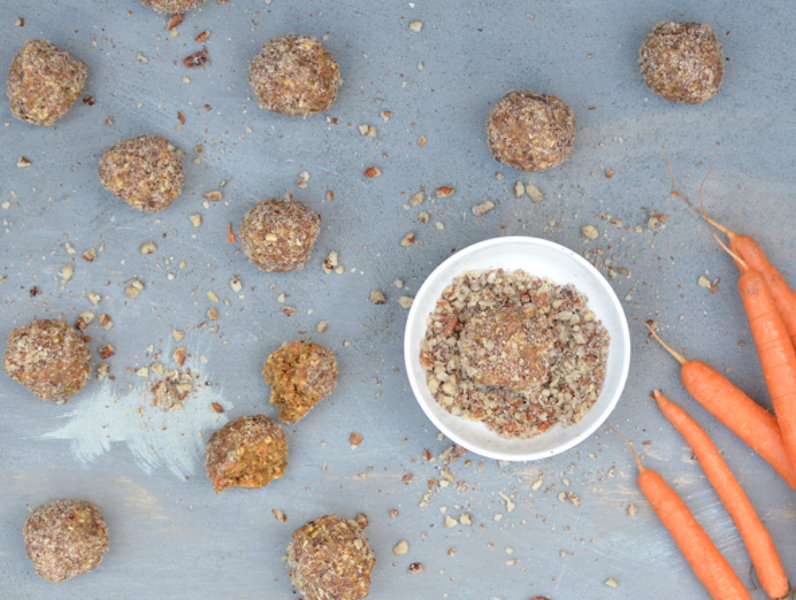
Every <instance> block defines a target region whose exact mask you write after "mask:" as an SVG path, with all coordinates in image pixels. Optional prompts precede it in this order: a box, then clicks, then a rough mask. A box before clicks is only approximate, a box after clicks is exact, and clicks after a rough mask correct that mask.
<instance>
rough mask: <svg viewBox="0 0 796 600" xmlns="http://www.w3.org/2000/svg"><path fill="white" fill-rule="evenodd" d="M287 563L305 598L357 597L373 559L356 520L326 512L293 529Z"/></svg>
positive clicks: (367, 579) (336, 599) (347, 599)
mask: <svg viewBox="0 0 796 600" xmlns="http://www.w3.org/2000/svg"><path fill="white" fill-rule="evenodd" d="M287 562H288V564H289V565H290V567H291V568H292V569H293V573H292V579H293V586H294V587H295V588H296V589H297V590H298V591H299V593H300V594H301V595H302V596H304V598H305V600H360V599H361V598H364V597H365V596H367V595H368V593H370V572H371V571H372V570H373V567H374V566H375V564H376V558H375V557H374V556H373V551H372V550H371V548H370V544H369V543H368V538H367V537H365V532H364V531H363V530H362V527H361V526H360V525H359V523H357V522H356V521H354V520H353V519H348V520H343V519H341V518H340V517H338V516H337V515H326V516H325V517H321V518H320V519H315V520H314V521H310V522H309V523H307V524H306V525H302V526H301V527H299V528H298V529H296V530H295V531H294V532H293V537H292V539H291V540H290V544H289V545H288V547H287Z"/></svg>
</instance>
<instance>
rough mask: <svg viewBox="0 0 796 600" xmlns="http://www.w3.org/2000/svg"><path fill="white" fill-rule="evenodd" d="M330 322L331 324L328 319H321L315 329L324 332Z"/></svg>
mask: <svg viewBox="0 0 796 600" xmlns="http://www.w3.org/2000/svg"><path fill="white" fill-rule="evenodd" d="M328 324H329V322H328V321H320V322H319V323H318V324H317V325H316V326H315V331H317V332H318V333H324V332H325V331H326V328H327V327H328Z"/></svg>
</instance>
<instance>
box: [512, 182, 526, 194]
mask: <svg viewBox="0 0 796 600" xmlns="http://www.w3.org/2000/svg"><path fill="white" fill-rule="evenodd" d="M514 195H515V196H517V198H522V197H523V196H524V195H525V186H524V185H523V184H522V181H518V182H517V183H515V184H514Z"/></svg>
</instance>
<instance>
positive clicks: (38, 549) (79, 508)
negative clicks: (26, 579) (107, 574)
mask: <svg viewBox="0 0 796 600" xmlns="http://www.w3.org/2000/svg"><path fill="white" fill-rule="evenodd" d="M22 533H23V535H24V536H25V552H27V554H28V558H29V559H30V560H31V562H32V563H33V566H34V567H35V569H36V573H37V574H38V575H39V576H40V577H43V578H44V579H46V580H48V581H52V582H53V583H61V582H62V581H66V580H67V579H71V578H72V577H74V576H75V575H80V574H82V573H86V572H88V571H91V570H92V569H93V568H95V567H96V566H97V565H98V564H100V562H102V558H103V557H104V556H105V553H106V552H107V551H108V528H107V527H106V526H105V520H104V519H103V518H102V515H101V514H100V511H99V510H97V507H96V506H94V505H93V504H90V503H89V502H85V501H83V500H57V501H55V502H50V503H48V504H43V505H41V506H39V507H38V508H36V509H35V510H34V511H33V512H32V513H30V515H28V518H27V520H26V521H25V526H24V527H23V529H22Z"/></svg>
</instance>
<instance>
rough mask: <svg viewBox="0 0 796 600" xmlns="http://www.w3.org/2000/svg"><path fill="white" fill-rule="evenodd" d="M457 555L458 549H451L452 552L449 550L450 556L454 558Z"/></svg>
mask: <svg viewBox="0 0 796 600" xmlns="http://www.w3.org/2000/svg"><path fill="white" fill-rule="evenodd" d="M455 554H456V548H451V549H450V550H448V556H453V555H455Z"/></svg>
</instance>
